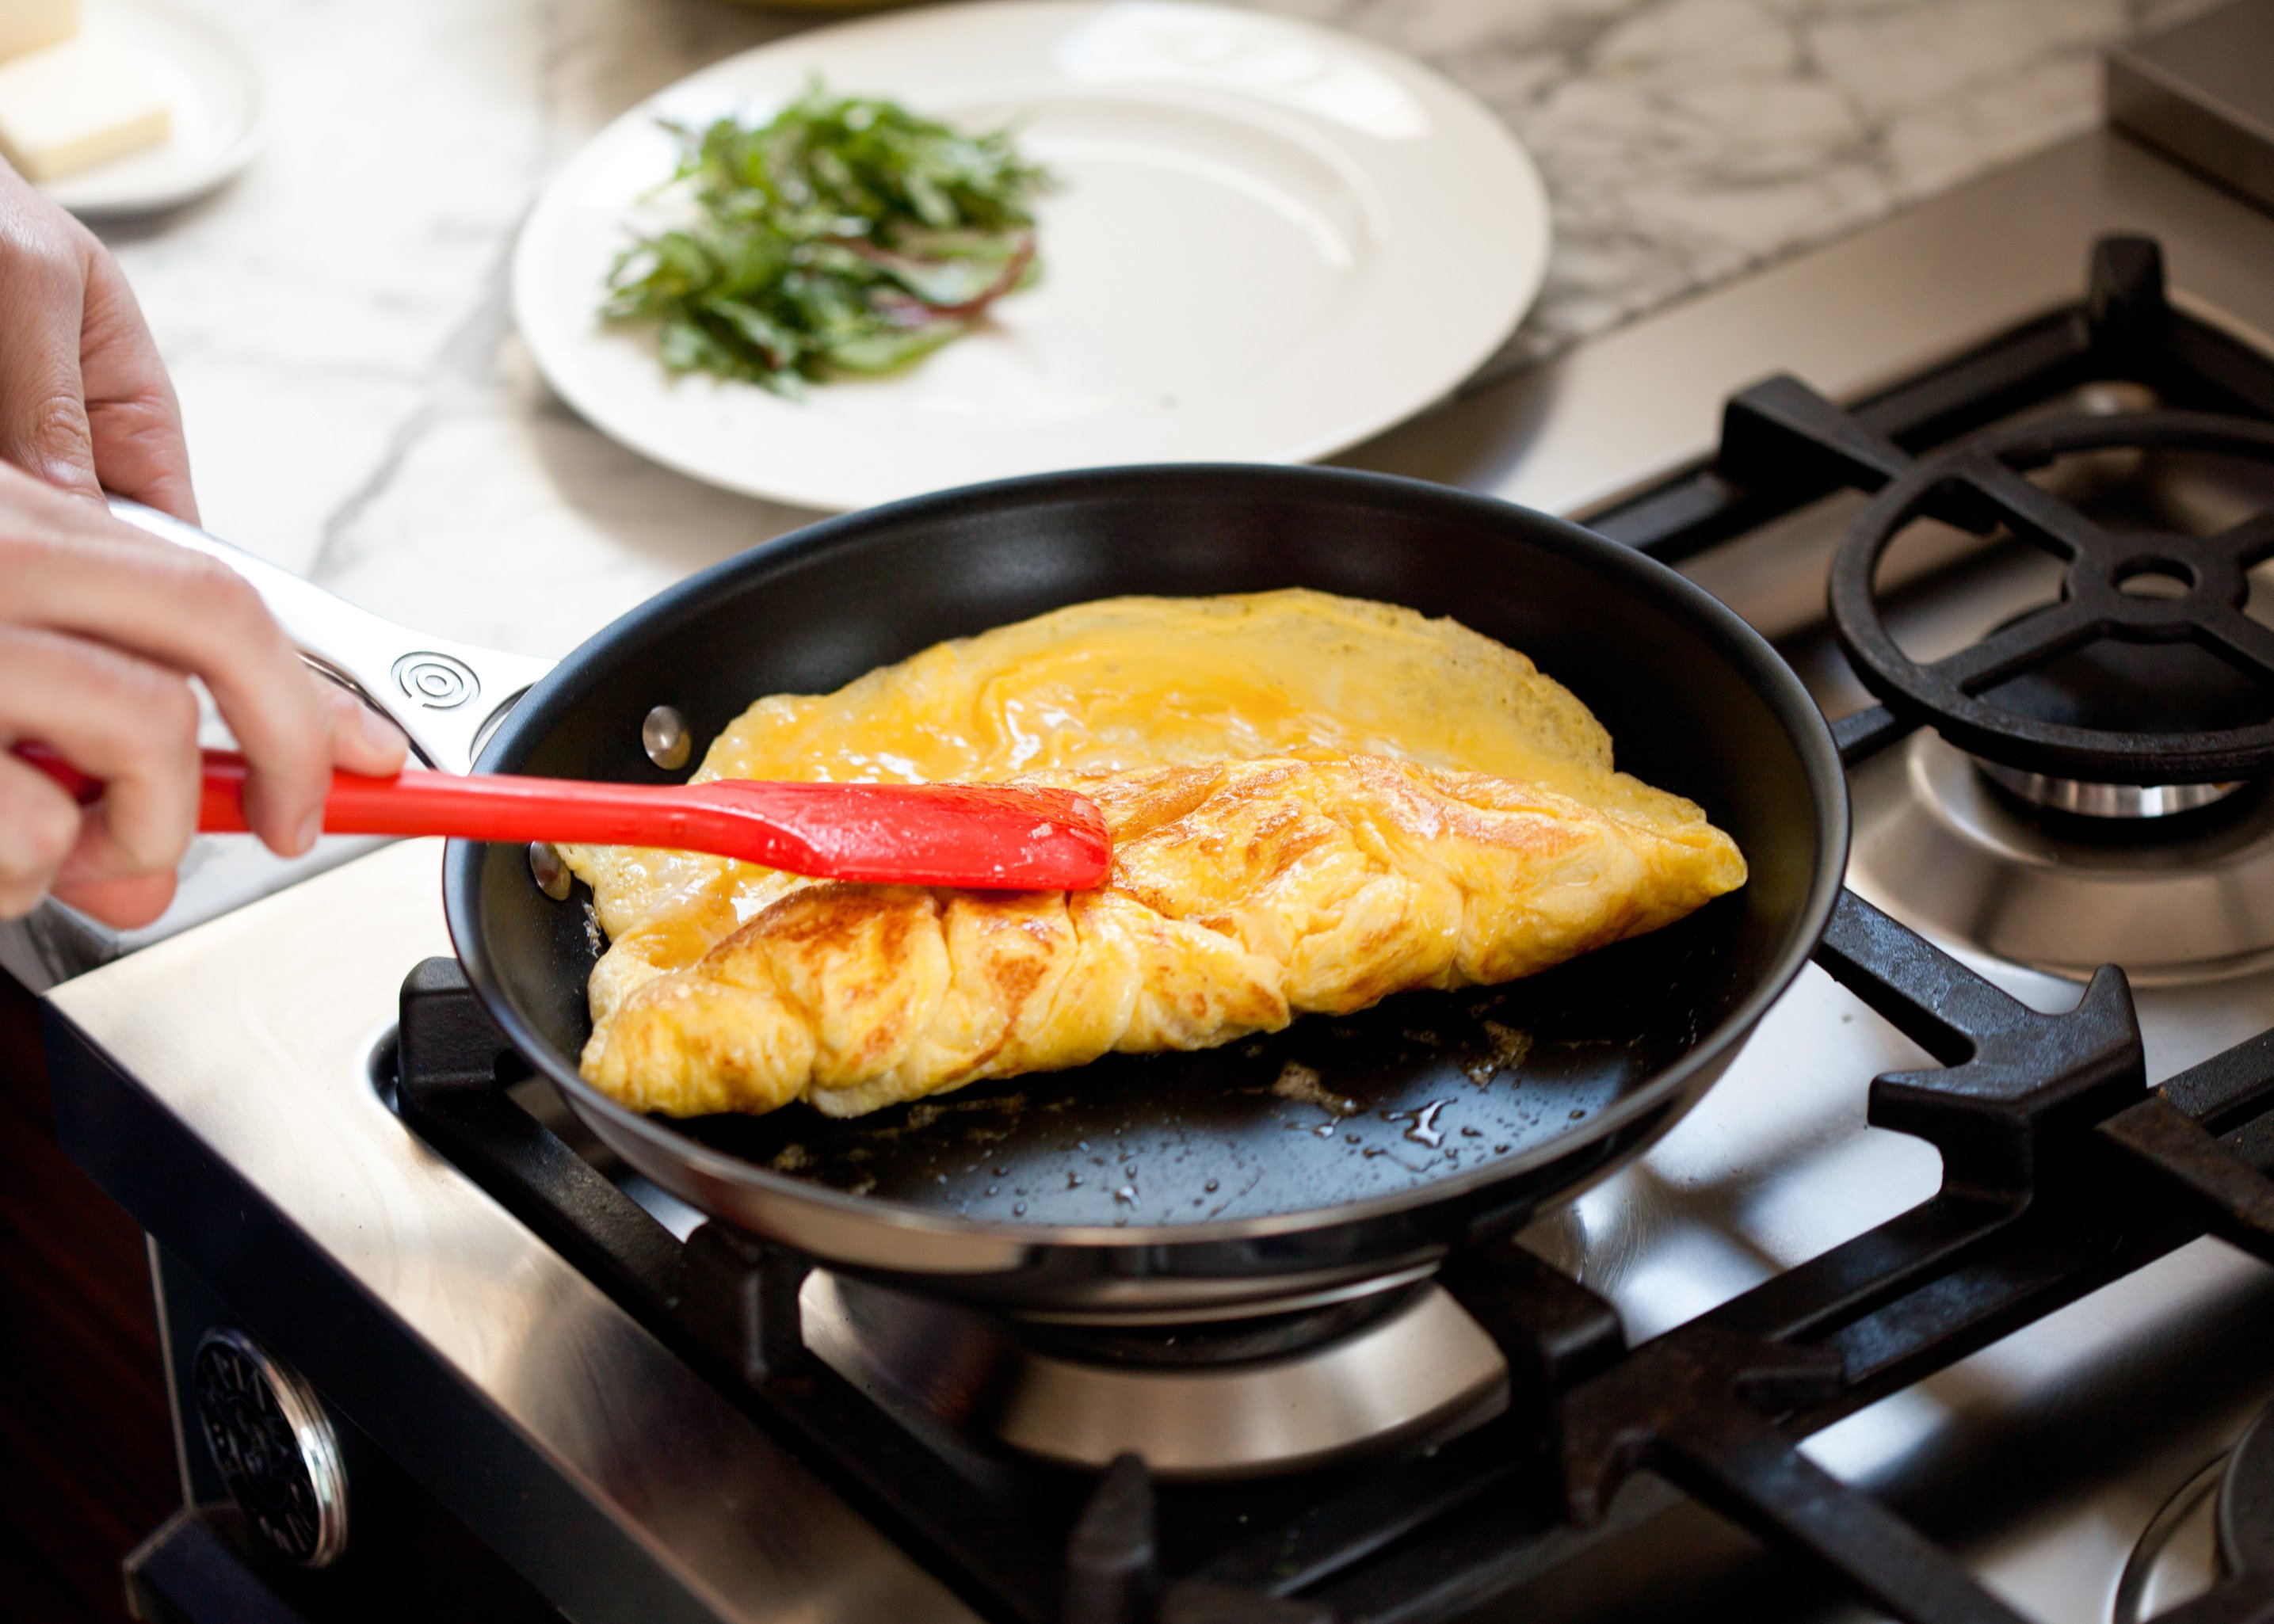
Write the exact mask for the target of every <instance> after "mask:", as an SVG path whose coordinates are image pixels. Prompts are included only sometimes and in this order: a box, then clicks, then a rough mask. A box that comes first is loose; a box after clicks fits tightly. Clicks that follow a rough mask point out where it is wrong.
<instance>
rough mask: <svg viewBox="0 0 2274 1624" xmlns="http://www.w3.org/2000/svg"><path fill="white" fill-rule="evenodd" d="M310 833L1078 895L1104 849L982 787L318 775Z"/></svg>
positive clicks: (1054, 811)
mask: <svg viewBox="0 0 2274 1624" xmlns="http://www.w3.org/2000/svg"><path fill="white" fill-rule="evenodd" d="M17 754H18V755H19V756H23V757H24V758H25V759H26V761H29V762H31V763H33V764H34V766H37V767H40V768H41V769H42V770H43V771H47V772H49V773H50V774H52V775H53V776H54V777H55V778H57V779H58V780H60V781H61V782H62V783H63V784H64V786H66V787H67V788H69V789H71V790H72V793H74V794H76V795H78V796H79V799H80V800H81V801H92V800H94V798H95V797H96V796H99V795H100V794H101V793H102V785H101V784H100V783H98V782H97V781H96V780H94V779H93V778H88V777H87V776H86V775H85V774H84V773H81V772H79V771H78V770H77V769H75V768H73V767H72V765H71V764H70V763H68V762H66V761H64V759H63V758H62V757H61V756H57V755H56V753H55V752H54V751H52V750H50V749H49V748H46V747H44V746H41V745H19V746H18V747H17ZM198 827H199V828H200V829H201V830H205V831H209V832H214V833H228V832H231V831H243V830H244V829H245V758H244V757H243V756H237V755H232V754H230V752H228V751H225V750H207V752H206V753H205V795H204V799H203V801H201V803H200V808H199V813H198ZM324 828H325V830H326V831H328V832H329V833H332V834H343V835H456V836H459V837H461V838H465V839H470V840H556V841H557V840H569V841H579V842H588V843H590V844H592V845H595V846H663V847H666V848H669V849H673V850H677V851H688V852H711V853H716V854H718V855H719V856H721V857H737V858H740V859H742V861H745V862H754V863H761V864H764V866H765V867H766V868H782V869H787V871H789V872H790V873H793V874H810V875H817V876H822V877H824V878H827V879H836V880H867V881H871V882H874V883H880V884H891V885H955V886H964V887H968V888H970V889H973V890H986V891H1087V890H1089V889H1091V888H1092V887H1095V886H1098V885H1102V884H1103V883H1105V875H1106V870H1107V869H1108V868H1110V867H1111V858H1112V843H1111V839H1110V838H1109V837H1108V836H1107V834H1106V831H1105V822H1104V820H1103V818H1101V817H1100V816H1098V812H1097V808H1096V807H1094V806H1092V805H1091V804H1090V803H1089V802H1088V801H1086V800H1084V799H1083V798H1082V797H1081V796H1080V795H1077V794H1074V793H1072V792H1071V791H1067V790H1055V789H1006V788H1004V787H1001V786H997V785H990V784H793V783H772V782H757V781H752V780H747V779H740V778H722V779H718V780H715V781H713V782H712V783H708V784H688V785H677V784H665V785H651V784H587V783H582V782H579V781H577V780H576V779H573V778H508V777H506V776H503V775H501V774H495V773H477V774H475V775H474V776H472V777H471V778H461V777H459V776H458V775H457V774H456V773H451V772H426V771H419V770H418V769H416V768H413V769H410V770H408V771H404V772H403V774H402V775H401V776H399V777H396V778H363V777H359V776H358V775H357V774H354V773H349V772H335V773H334V774H333V775H332V790H331V793H330V794H329V795H328V796H326V797H325V799H324Z"/></svg>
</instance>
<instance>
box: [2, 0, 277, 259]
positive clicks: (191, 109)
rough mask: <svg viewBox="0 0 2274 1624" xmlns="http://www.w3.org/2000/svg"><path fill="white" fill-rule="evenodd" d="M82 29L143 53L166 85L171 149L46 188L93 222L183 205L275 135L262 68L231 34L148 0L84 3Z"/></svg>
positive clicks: (131, 155) (136, 155) (125, 160)
mask: <svg viewBox="0 0 2274 1624" xmlns="http://www.w3.org/2000/svg"><path fill="white" fill-rule="evenodd" d="M79 26H80V27H81V29H82V30H83V31H84V32H85V33H86V34H87V35H89V36H90V37H95V38H101V39H104V40H106V41H117V44H118V46H119V47H120V48H121V49H126V50H132V52H133V53H134V54H135V55H137V56H140V57H141V58H142V59H143V61H144V62H145V64H147V66H148V68H149V70H150V71H152V72H154V73H155V74H156V75H158V77H159V79H160V82H161V83H162V85H163V86H165V91H166V100H167V102H168V103H169V105H170V106H171V108H172V110H173V133H172V135H170V136H169V138H168V139H167V140H166V142H165V144H164V145H162V146H160V147H151V148H150V149H148V150H147V151H146V152H139V153H129V154H127V155H126V156H124V157H123V158H116V159H113V160H112V161H111V162H109V163H104V164H98V165H97V166H96V167H94V169H82V170H80V171H79V173H78V174H76V175H66V176H64V177H61V178H60V179H56V180H52V181H49V183H47V184H45V185H44V186H42V187H41V188H40V190H41V191H42V192H46V193H47V194H48V195H49V197H51V198H53V199H55V200H56V202H58V203H60V204H62V205H63V206H64V207H65V208H67V209H69V210H71V211H72V213H73V214H79V215H82V216H86V217H89V218H94V217H100V216H106V215H118V214H151V213H154V212H155V211H157V210H159V209H167V208H177V207H180V206H181V205H183V204H184V203H187V202H190V201H192V200H193V199H197V198H200V197H202V196H204V195H205V194H206V193H207V192H211V191H212V190H213V189H214V188H215V187H216V186H219V185H220V184H222V182H224V181H226V180H229V179H230V178H231V177H234V176H235V175H236V174H237V171H238V170H240V169H244V168H245V165H246V164H248V163H250V162H252V158H253V154H255V153H257V152H259V151H260V144H261V139H262V137H263V135H264V133H265V128H264V124H263V120H262V117H261V94H260V69H259V68H258V67H257V66H256V65H255V64H254V63H253V61H252V56H251V55H250V53H249V52H248V51H247V50H246V49H245V46H244V45H243V44H242V43H240V42H239V41H237V40H235V39H232V38H231V37H230V35H229V34H225V33H223V32H222V30H221V29H219V28H216V27H215V26H212V25H211V24H209V23H207V22H204V21H201V20H200V19H197V18H194V17H190V16H186V15H184V13H182V12H180V11H171V10H169V9H168V8H167V7H164V6H162V5H151V4H144V3H143V0H84V4H83V7H82V10H81V13H80V23H79Z"/></svg>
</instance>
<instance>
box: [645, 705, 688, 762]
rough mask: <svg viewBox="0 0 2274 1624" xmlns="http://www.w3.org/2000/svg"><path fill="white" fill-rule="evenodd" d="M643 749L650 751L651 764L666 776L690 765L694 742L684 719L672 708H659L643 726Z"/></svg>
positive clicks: (649, 714) (648, 756)
mask: <svg viewBox="0 0 2274 1624" xmlns="http://www.w3.org/2000/svg"><path fill="white" fill-rule="evenodd" d="M640 745H641V748H644V749H645V750H646V751H647V758H648V760H650V761H651V762H653V763H655V764H656V765H657V766H659V767H660V768H662V769H663V770H664V771H666V772H676V771H679V770H680V769H681V767H684V766H685V765H687V758H688V756H690V755H692V754H693V753H694V748H695V741H694V739H693V738H692V737H691V736H690V735H689V733H688V731H687V718H685V717H683V716H681V715H680V714H679V712H678V711H674V710H673V709H672V708H671V707H670V706H669V705H658V706H657V707H656V708H655V709H654V710H652V711H649V712H648V713H647V719H646V720H645V721H644V722H642V723H641V724H640Z"/></svg>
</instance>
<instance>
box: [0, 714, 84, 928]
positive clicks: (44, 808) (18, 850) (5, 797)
mask: <svg viewBox="0 0 2274 1624" xmlns="http://www.w3.org/2000/svg"><path fill="white" fill-rule="evenodd" d="M78 842H79V808H78V807H77V806H76V805H75V804H73V802H72V798H71V797H70V796H69V795H66V794H64V792H63V789H62V787H61V786H58V785H57V784H56V781H55V780H54V779H53V778H49V777H48V775H47V774H46V773H44V772H41V771H39V770H38V769H37V768H35V767H32V766H28V765H26V763H23V762H20V761H19V760H17V759H16V758H15V757H14V756H8V755H0V919H21V918H22V917H23V916H24V915H25V914H28V913H30V912H31V911H32V910H33V909H34V908H35V907H37V906H39V904H40V898H42V897H44V896H46V895H47V893H48V886H49V883H50V882H51V881H53V880H54V878H55V876H56V874H57V873H58V872H59V871H60V870H61V869H62V868H63V866H64V859H66V858H68V857H69V856H70V855H71V853H72V846H75V845H77V844H78Z"/></svg>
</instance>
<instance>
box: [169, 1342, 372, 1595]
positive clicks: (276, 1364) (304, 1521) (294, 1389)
mask: <svg viewBox="0 0 2274 1624" xmlns="http://www.w3.org/2000/svg"><path fill="white" fill-rule="evenodd" d="M192 1384H193V1385H194V1387H195V1388H196V1391H197V1404H198V1417H199V1420H200V1423H201V1425H203V1427H204V1430H205V1435H206V1443H207V1446H208V1447H210V1448H211V1449H212V1450H213V1458H214V1464H215V1466H217V1467H219V1468H220V1469H221V1477H222V1483H224V1484H226V1485H228V1487H229V1493H230V1499H231V1500H235V1501H236V1502H237V1509H238V1510H240V1511H242V1512H243V1513H245V1521H247V1522H250V1523H252V1526H253V1528H254V1529H255V1530H258V1532H259V1533H260V1536H261V1538H264V1539H266V1540H267V1542H268V1543H269V1544H270V1545H274V1546H275V1548H276V1549H277V1550H278V1551H280V1552H282V1553H283V1554H284V1555H285V1556H287V1557H289V1558H290V1559H291V1560H293V1561H295V1562H297V1563H299V1564H300V1565H301V1566H302V1567H304V1568H321V1567H323V1566H325V1565H326V1564H327V1563H328V1562H331V1561H333V1560H336V1559H337V1558H338V1556H339V1554H340V1553H341V1552H342V1551H343V1550H345V1549H346V1548H347V1543H348V1478H347V1471H346V1469H345V1468H344V1467H343V1465H342V1464H341V1461H340V1440H339V1437H338V1434H336V1433H335V1432H333V1430H332V1423H331V1420H330V1418H329V1417H328V1416H326V1415H325V1414H324V1407H323V1403H322V1402H321V1401H320V1400H319V1399H318V1398H317V1397H316V1395H315V1391H314V1390H313V1389H312V1388H311V1387H309V1386H308V1384H307V1383H306V1382H305V1381H304V1380H301V1378H300V1374H299V1372H297V1371H295V1370H293V1369H292V1367H291V1366H290V1365H286V1364H284V1363H282V1361H281V1360H279V1359H276V1358H275V1357H272V1356H271V1355H270V1354H269V1353H268V1352H267V1350H265V1349H264V1348H262V1347H261V1345H260V1343H259V1342H254V1341H253V1340H252V1338H251V1337H250V1336H247V1335H245V1333H244V1332H242V1331H234V1330H229V1329H225V1328H216V1329H215V1330H211V1331H207V1333H206V1334H205V1336H204V1337H203V1338H202V1339H201V1340H200V1342H199V1343H198V1357H197V1359H196V1362H195V1364H194V1365H192Z"/></svg>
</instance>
